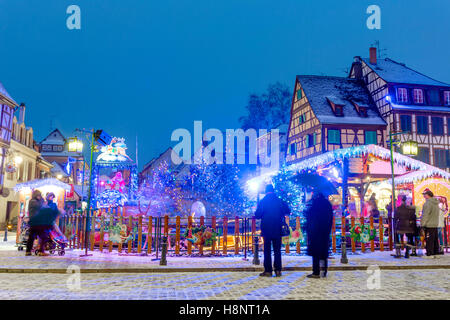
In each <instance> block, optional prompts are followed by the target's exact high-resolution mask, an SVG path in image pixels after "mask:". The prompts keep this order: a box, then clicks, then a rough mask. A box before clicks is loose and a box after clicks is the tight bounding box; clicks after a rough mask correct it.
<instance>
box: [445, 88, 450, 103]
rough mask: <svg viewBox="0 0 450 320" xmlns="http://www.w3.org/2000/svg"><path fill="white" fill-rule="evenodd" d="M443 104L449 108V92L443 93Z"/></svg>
mask: <svg viewBox="0 0 450 320" xmlns="http://www.w3.org/2000/svg"><path fill="white" fill-rule="evenodd" d="M444 104H445V105H446V106H450V91H444Z"/></svg>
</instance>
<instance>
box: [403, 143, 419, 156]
mask: <svg viewBox="0 0 450 320" xmlns="http://www.w3.org/2000/svg"><path fill="white" fill-rule="evenodd" d="M417 145H418V144H417V142H416V141H412V140H409V141H406V142H403V143H402V153H403V154H404V155H407V156H417V154H418V146H417Z"/></svg>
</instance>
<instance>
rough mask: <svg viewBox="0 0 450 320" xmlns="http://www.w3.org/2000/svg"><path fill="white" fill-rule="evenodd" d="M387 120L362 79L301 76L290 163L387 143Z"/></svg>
mask: <svg viewBox="0 0 450 320" xmlns="http://www.w3.org/2000/svg"><path fill="white" fill-rule="evenodd" d="M385 131H386V122H385V121H384V120H383V118H382V117H381V115H380V114H379V112H378V109H377V108H376V106H375V104H374V103H373V101H372V99H371V98H370V94H369V93H368V92H367V90H366V88H365V86H364V83H363V82H362V81H361V80H360V79H352V78H345V77H330V76H297V78H296V81H295V90H294V95H293V99H292V108H291V119H290V124H289V131H288V143H287V153H286V162H287V164H288V165H289V164H293V163H296V162H298V161H301V160H304V159H305V158H309V157H313V156H316V155H318V154H321V153H325V152H327V151H332V150H335V149H341V148H348V147H353V146H357V145H364V144H376V145H381V146H384V145H385V140H386V137H385Z"/></svg>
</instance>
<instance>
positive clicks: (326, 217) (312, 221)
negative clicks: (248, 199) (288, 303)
mask: <svg viewBox="0 0 450 320" xmlns="http://www.w3.org/2000/svg"><path fill="white" fill-rule="evenodd" d="M423 196H424V198H425V200H426V201H425V204H424V206H423V211H422V219H421V230H423V233H424V238H425V242H426V256H425V258H437V257H438V255H439V254H443V244H442V241H441V245H440V241H439V238H442V235H441V233H442V232H443V228H444V214H445V212H446V211H447V210H448V208H447V207H444V206H443V205H442V204H443V202H442V201H440V200H439V199H438V198H436V197H435V196H434V195H433V192H431V191H430V190H429V189H426V190H425V191H424V193H423ZM374 200H375V197H373V199H372V198H371V201H369V203H372V204H371V206H369V208H368V210H370V214H371V215H376V212H375V211H377V210H378V209H376V205H374V204H373V203H374V202H375V201H374ZM408 200H409V199H408V198H407V197H406V196H404V195H402V196H400V197H399V201H400V205H399V206H397V208H396V209H395V210H394V232H395V239H396V240H395V242H396V255H395V256H396V257H399V256H400V253H399V252H400V247H401V246H400V242H401V237H403V235H406V237H407V239H408V242H407V245H406V253H405V257H407V258H408V257H409V256H410V253H409V252H410V249H412V254H411V255H417V254H416V251H415V237H416V236H417V235H418V233H419V228H418V226H417V222H416V209H415V207H414V206H412V205H411V203H410V202H409V201H408ZM375 209H376V210H375ZM290 213H291V212H290V209H289V206H288V205H287V203H286V202H285V201H283V200H282V199H280V198H279V197H277V196H276V195H275V192H274V187H273V186H272V185H271V184H269V185H267V186H266V191H265V196H264V198H263V199H262V200H261V201H260V202H259V203H258V206H257V209H256V212H255V218H256V219H261V235H262V237H263V239H264V272H263V273H261V274H260V276H263V277H271V276H272V273H273V271H275V276H277V277H280V276H281V270H282V262H281V243H282V236H283V232H282V230H283V225H284V224H285V217H286V216H289V215H290ZM304 215H305V218H306V234H307V253H308V255H310V256H311V257H312V269H313V272H312V274H310V275H308V276H307V277H308V278H320V277H326V274H327V268H328V262H327V261H328V255H329V249H330V235H331V228H332V223H333V209H332V205H331V203H330V202H329V201H328V199H327V198H326V197H325V196H324V195H323V194H322V193H321V192H320V190H314V189H307V191H306V209H305V211H304ZM442 239H443V238H442ZM272 247H273V252H274V264H273V267H272V256H271V249H272Z"/></svg>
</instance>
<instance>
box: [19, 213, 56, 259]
mask: <svg viewBox="0 0 450 320" xmlns="http://www.w3.org/2000/svg"><path fill="white" fill-rule="evenodd" d="M58 215H59V211H58V209H57V208H56V206H53V205H50V206H49V205H45V206H43V207H41V209H40V210H39V212H38V213H36V214H35V215H33V216H32V217H31V218H30V227H31V228H30V236H29V237H28V241H27V248H26V252H25V255H26V256H31V249H32V248H33V242H34V239H35V238H36V237H37V236H39V238H40V239H41V242H40V245H39V255H40V256H47V255H48V254H47V253H45V252H44V249H45V244H46V243H47V241H48V240H49V237H50V231H51V230H52V229H53V225H54V224H55V221H56V218H57V217H58Z"/></svg>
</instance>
